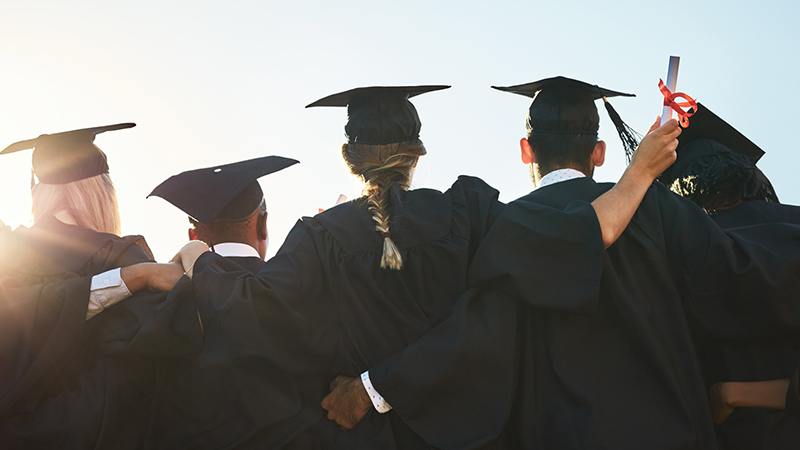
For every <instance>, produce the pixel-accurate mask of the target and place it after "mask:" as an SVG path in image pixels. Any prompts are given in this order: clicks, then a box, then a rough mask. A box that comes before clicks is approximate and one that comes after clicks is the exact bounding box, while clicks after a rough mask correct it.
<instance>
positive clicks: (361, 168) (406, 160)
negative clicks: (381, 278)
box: [342, 139, 427, 270]
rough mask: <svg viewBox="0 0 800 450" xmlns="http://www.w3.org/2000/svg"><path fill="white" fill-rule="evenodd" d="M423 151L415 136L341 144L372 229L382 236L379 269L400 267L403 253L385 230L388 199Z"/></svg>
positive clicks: (407, 178) (407, 182)
mask: <svg viewBox="0 0 800 450" xmlns="http://www.w3.org/2000/svg"><path fill="white" fill-rule="evenodd" d="M426 153H427V152H426V151H425V147H424V146H423V145H422V141H420V140H419V139H412V140H408V141H403V142H398V143H394V144H383V145H365V144H344V145H343V146H342V157H343V158H344V160H345V162H346V163H347V167H348V168H349V169H350V172H351V173H352V174H353V175H356V176H358V177H359V178H361V180H362V181H363V182H364V183H365V186H364V196H366V198H367V205H368V209H369V211H370V213H372V219H373V220H374V221H375V231H377V232H378V233H381V236H383V256H382V257H381V268H382V269H387V268H388V269H393V270H400V269H402V268H403V257H402V255H401V254H400V251H399V250H398V249H397V246H396V245H395V244H394V241H392V238H391V233H390V231H389V226H390V222H391V220H390V219H391V218H390V209H391V205H390V203H391V198H397V194H399V190H400V189H402V190H407V189H408V188H409V187H410V184H411V174H412V171H413V169H414V165H415V164H416V162H417V158H419V157H420V156H422V155H424V154H426Z"/></svg>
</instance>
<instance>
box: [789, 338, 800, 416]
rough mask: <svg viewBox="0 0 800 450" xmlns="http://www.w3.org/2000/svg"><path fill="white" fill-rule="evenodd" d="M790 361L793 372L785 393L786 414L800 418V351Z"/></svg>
mask: <svg viewBox="0 0 800 450" xmlns="http://www.w3.org/2000/svg"><path fill="white" fill-rule="evenodd" d="M790 361H791V363H790V364H791V367H793V368H794V370H793V371H792V373H791V376H790V377H789V389H788V391H787V392H786V412H787V413H788V414H791V415H792V416H794V417H797V418H800V351H798V352H795V353H794V354H793V355H792V357H791V359H790Z"/></svg>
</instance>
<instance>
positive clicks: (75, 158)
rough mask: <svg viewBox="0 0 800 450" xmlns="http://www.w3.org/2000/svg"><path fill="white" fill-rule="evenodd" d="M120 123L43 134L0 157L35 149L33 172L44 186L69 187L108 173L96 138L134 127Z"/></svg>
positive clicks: (16, 146) (7, 149)
mask: <svg viewBox="0 0 800 450" xmlns="http://www.w3.org/2000/svg"><path fill="white" fill-rule="evenodd" d="M135 126H136V124H134V123H120V124H116V125H107V126H102V127H94V128H83V129H80V130H73V131H65V132H62V133H54V134H43V135H41V136H39V137H38V138H35V139H28V140H26V141H20V142H15V143H13V144H11V145H9V146H8V147H6V148H5V149H4V150H3V151H2V152H0V155H4V154H8V153H14V152H18V151H21V150H27V149H31V148H33V149H34V150H33V157H32V161H33V172H34V173H35V174H36V176H37V177H38V178H39V181H41V182H42V183H48V184H66V183H71V182H73V181H78V180H83V179H85V178H90V177H93V176H96V175H100V174H103V173H108V162H107V160H106V155H105V153H103V152H102V151H101V150H100V149H99V148H97V146H95V145H94V144H93V142H94V138H95V136H97V135H98V134H100V133H105V132H106V131H114V130H123V129H126V128H132V127H135Z"/></svg>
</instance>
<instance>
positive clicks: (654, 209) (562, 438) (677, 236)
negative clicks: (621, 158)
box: [471, 80, 796, 449]
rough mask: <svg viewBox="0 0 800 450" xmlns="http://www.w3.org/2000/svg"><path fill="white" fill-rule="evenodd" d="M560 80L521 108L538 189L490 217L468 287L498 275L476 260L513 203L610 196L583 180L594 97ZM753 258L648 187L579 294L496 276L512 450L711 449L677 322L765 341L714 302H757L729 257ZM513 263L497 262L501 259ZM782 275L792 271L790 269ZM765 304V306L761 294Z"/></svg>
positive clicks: (701, 395) (496, 237)
mask: <svg viewBox="0 0 800 450" xmlns="http://www.w3.org/2000/svg"><path fill="white" fill-rule="evenodd" d="M566 81H568V82H569V83H570V85H569V86H567V85H566V84H564V80H557V82H558V85H557V86H556V85H555V83H554V84H553V86H550V87H549V92H548V86H546V85H545V86H543V87H541V88H540V89H542V91H541V92H540V93H539V95H538V96H537V97H536V99H535V100H534V102H533V104H532V105H531V108H530V115H529V132H530V134H529V136H528V137H527V138H524V139H522V140H521V141H520V145H521V149H522V158H523V162H525V163H526V164H530V165H531V173H532V175H533V178H534V183H535V184H537V185H538V186H540V187H539V189H537V190H536V191H534V192H532V193H531V194H528V195H527V196H524V197H522V198H521V199H518V200H515V201H514V202H511V203H509V205H508V206H507V207H506V209H505V210H504V212H503V214H502V215H501V216H500V217H499V218H498V219H497V221H496V223H495V226H494V228H493V229H492V231H491V232H490V234H489V235H488V236H487V238H486V240H485V241H484V243H483V244H482V245H483V246H482V248H481V249H480V250H479V251H478V254H477V255H476V259H475V263H474V265H473V267H472V269H471V273H473V274H475V275H476V277H477V278H478V279H480V277H483V279H484V280H485V281H486V282H489V281H490V280H492V277H493V276H496V275H497V274H502V273H504V271H505V272H507V270H506V269H505V267H504V262H503V261H502V259H501V258H500V257H498V256H495V255H492V254H491V252H489V250H487V253H486V254H485V255H484V254H483V249H484V248H487V249H488V248H491V247H498V246H499V247H501V248H509V249H512V248H513V247H512V243H513V242H514V240H517V239H524V236H519V235H514V233H509V232H507V231H506V230H505V228H506V227H505V225H504V224H505V223H511V222H523V221H524V218H525V210H524V208H522V207H517V204H520V205H526V204H538V205H548V206H552V207H554V208H559V209H563V208H566V207H567V205H568V204H569V203H570V202H572V201H574V200H585V201H591V200H593V199H595V198H596V197H597V196H598V195H600V194H601V193H603V192H605V191H606V190H607V189H609V188H610V187H611V185H605V184H598V183H595V182H594V181H593V180H591V178H589V176H590V175H591V173H592V171H593V169H594V167H596V166H599V165H601V164H602V162H603V161H604V157H605V144H604V143H603V142H602V141H597V140H596V135H594V136H593V135H592V134H591V133H590V132H591V131H592V130H597V119H596V118H597V113H596V111H595V109H594V105H593V102H592V100H593V99H594V98H598V96H599V95H600V94H597V93H591V94H587V93H586V92H587V91H588V92H591V91H592V90H599V89H602V88H597V87H594V88H591V87H589V88H587V87H585V85H582V84H579V83H575V82H574V81H572V80H566ZM604 95H605V94H604ZM553 111H560V113H559V114H554V113H553ZM587 123H588V124H589V125H591V126H588V125H587ZM576 169H577V170H576ZM581 172H582V173H581ZM559 178H561V179H562V180H563V179H564V178H566V181H559ZM570 178H577V179H570ZM543 185H546V186H543ZM542 186H543V187H542ZM756 247H757V246H754V245H753V244H749V243H748V242H747V241H746V240H739V241H736V242H733V241H731V239H730V238H728V237H727V236H726V235H725V234H724V233H722V231H721V230H720V229H719V228H718V227H717V226H716V225H715V224H714V223H713V222H712V221H711V219H710V218H708V216H707V215H706V213H705V212H704V211H703V210H701V209H700V208H698V207H697V206H696V205H694V204H693V203H691V202H689V201H688V200H683V199H680V198H678V197H677V196H675V195H674V194H672V193H671V192H670V191H669V190H668V189H666V188H665V187H664V186H663V185H660V184H656V185H654V186H652V187H651V188H650V190H649V191H648V193H647V194H646V195H645V197H644V199H643V200H642V203H641V205H640V206H639V209H638V210H637V212H636V214H635V215H634V217H633V219H632V220H631V222H630V224H629V225H628V227H627V229H626V230H625V232H624V233H623V234H622V235H621V236H620V238H619V239H618V240H617V242H616V243H615V244H614V245H613V246H611V247H609V248H608V249H607V251H606V255H605V257H604V260H603V262H602V276H601V278H600V279H599V280H597V281H599V283H598V284H597V285H595V286H592V285H591V283H587V286H586V287H585V289H584V292H583V293H581V292H575V291H573V292H571V293H570V294H568V295H566V296H560V295H559V292H558V288H559V287H560V286H559V284H558V283H557V282H556V283H553V286H538V285H532V283H523V282H522V280H517V279H516V277H514V276H513V275H512V276H509V277H507V278H509V281H510V283H506V284H507V285H510V286H513V287H514V289H513V291H511V292H510V293H511V294H512V295H515V296H516V297H517V298H519V299H520V300H522V301H523V302H524V303H525V304H526V308H527V313H526V319H525V321H526V326H524V327H522V330H523V336H524V337H522V338H521V339H520V342H521V343H522V344H521V345H522V353H521V372H520V376H519V387H518V391H519V392H518V396H517V397H516V405H515V407H514V408H515V409H514V412H512V415H511V417H512V419H511V421H510V423H509V431H510V433H511V434H512V435H515V436H516V438H517V439H518V442H517V444H518V445H519V446H521V447H524V448H631V449H633V448H664V449H672V448H715V446H716V437H715V430H714V428H713V423H712V421H711V414H710V408H709V405H708V401H707V399H706V389H705V386H704V383H703V378H702V375H701V371H700V368H699V366H698V364H697V358H696V354H695V350H694V347H693V345H692V340H691V335H690V333H689V319H688V318H687V317H692V318H693V320H696V321H697V322H698V323H699V324H700V325H701V326H703V327H705V328H706V329H709V330H712V331H714V332H721V333H725V334H727V335H740V336H742V335H746V334H747V333H758V332H762V333H767V332H769V327H767V326H766V325H765V324H766V323H767V322H768V319H766V318H764V317H762V316H758V315H756V316H754V317H753V318H752V323H753V325H752V326H750V324H749V323H747V324H746V323H745V322H746V321H744V322H742V323H737V322H736V321H735V320H730V317H728V316H726V315H725V313H729V311H726V310H725V308H724V306H725V301H730V302H731V303H736V301H737V300H738V299H740V298H743V299H746V298H748V295H750V296H752V295H754V291H756V292H757V289H756V286H759V285H761V286H765V284H766V283H768V282H769V281H767V280H771V278H770V277H766V278H765V277H763V276H762V275H763V274H761V273H759V272H760V269H761V268H760V267H758V264H750V265H748V264H742V262H740V261H739V259H738V258H742V255H744V254H746V255H748V256H749V257H750V258H751V259H750V260H748V261H759V259H758V258H759V257H762V256H764V257H765V259H764V260H763V261H759V262H763V263H764V264H767V263H766V261H767V258H766V256H765V254H766V253H767V252H766V251H765V250H764V249H763V248H760V247H758V248H756ZM777 253H781V252H777ZM513 254H514V251H513V250H510V251H508V252H506V254H504V255H503V256H504V257H506V258H507V257H509V256H511V255H513ZM484 256H486V257H484ZM781 258H790V255H789V254H787V253H783V254H781ZM512 259H513V258H512ZM743 260H747V258H743ZM527 264H528V265H526V267H527V270H530V271H536V270H537V268H538V266H537V264H540V263H537V262H536V258H533V257H531V258H530V259H529V261H528V262H527ZM791 267H792V270H796V264H795V265H792V266H791ZM543 270H544V268H543ZM509 273H512V274H513V272H509ZM789 274H791V270H790V269H789V264H787V265H786V266H784V267H781V270H779V271H776V273H775V274H774V276H775V279H791V277H790V276H789ZM782 277H783V278H782ZM553 278H554V279H557V275H554V276H553ZM500 280H502V278H500V279H496V280H494V281H492V283H494V284H497V283H499V282H500ZM514 281H516V282H514ZM589 281H591V280H589ZM500 289H503V288H502V287H501V288H500ZM765 290H766V289H765ZM772 294H774V292H773V293H772ZM765 297H769V298H770V300H765V301H772V300H774V299H775V298H774V296H772V297H771V296H770V294H769V293H765ZM716 313H720V316H721V317H717V314H716ZM792 317H793V316H792ZM726 319H728V320H726ZM759 319H763V320H762V321H759ZM787 320H791V318H790V317H787Z"/></svg>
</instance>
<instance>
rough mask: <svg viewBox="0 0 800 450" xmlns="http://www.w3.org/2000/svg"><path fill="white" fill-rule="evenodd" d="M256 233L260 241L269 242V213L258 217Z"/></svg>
mask: <svg viewBox="0 0 800 450" xmlns="http://www.w3.org/2000/svg"><path fill="white" fill-rule="evenodd" d="M256 233H258V239H260V240H262V241H266V240H267V213H266V212H264V213H263V214H260V215H259V216H258V219H257V220H256Z"/></svg>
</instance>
